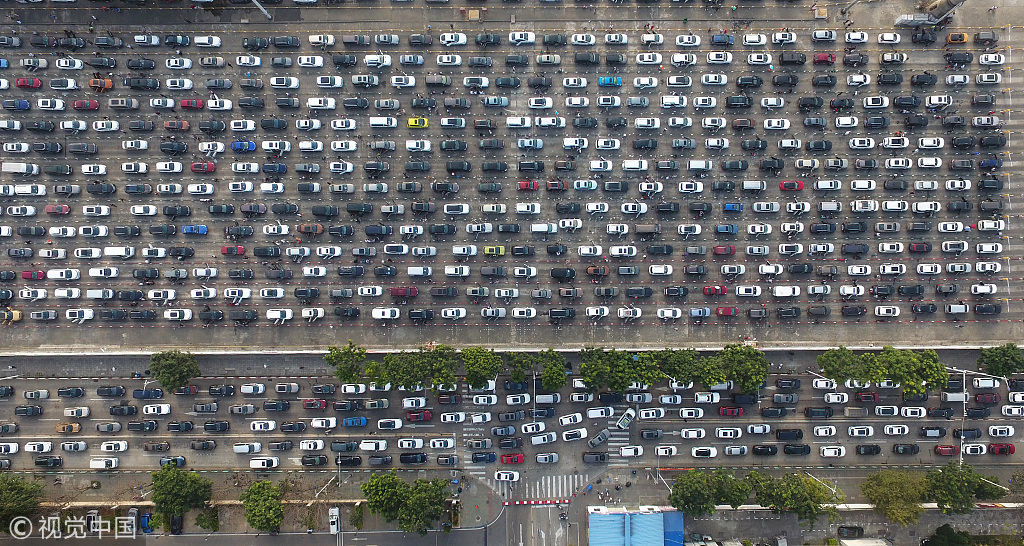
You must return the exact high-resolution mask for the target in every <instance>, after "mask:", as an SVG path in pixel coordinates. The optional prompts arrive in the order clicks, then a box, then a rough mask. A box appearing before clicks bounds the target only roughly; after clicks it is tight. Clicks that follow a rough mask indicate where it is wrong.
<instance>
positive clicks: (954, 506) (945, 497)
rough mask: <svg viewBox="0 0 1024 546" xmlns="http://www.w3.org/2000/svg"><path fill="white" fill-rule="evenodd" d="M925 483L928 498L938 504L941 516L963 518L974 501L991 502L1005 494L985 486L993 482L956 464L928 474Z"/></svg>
mask: <svg viewBox="0 0 1024 546" xmlns="http://www.w3.org/2000/svg"><path fill="white" fill-rule="evenodd" d="M926 479H927V481H928V498H929V499H930V500H931V501H932V502H934V503H936V504H938V505H939V509H940V510H942V513H944V514H965V513H967V512H970V511H971V510H972V509H974V503H975V501H976V500H995V499H998V498H1000V497H1002V496H1003V495H1004V494H1005V490H1003V489H1001V488H999V487H995V486H993V485H992V484H991V483H989V481H994V480H991V479H990V478H985V477H984V476H982V475H980V474H978V473H977V472H975V470H974V467H972V466H971V465H968V464H963V465H961V464H960V462H959V461H949V462H948V463H946V465H945V466H943V467H942V468H939V469H935V470H929V471H928V474H927V475H926ZM986 480H988V481H986Z"/></svg>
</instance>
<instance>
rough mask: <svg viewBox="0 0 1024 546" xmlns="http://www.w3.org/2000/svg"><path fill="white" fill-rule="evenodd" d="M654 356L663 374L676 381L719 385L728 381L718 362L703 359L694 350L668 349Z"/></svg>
mask: <svg viewBox="0 0 1024 546" xmlns="http://www.w3.org/2000/svg"><path fill="white" fill-rule="evenodd" d="M654 355H655V360H656V361H657V362H658V365H659V366H660V367H661V372H662V373H663V374H665V375H666V376H667V377H669V378H671V379H673V380H675V381H679V382H682V383H686V382H690V381H692V382H694V383H699V384H702V385H717V384H719V383H724V382H725V381H726V379H728V378H727V377H726V376H725V372H724V371H723V370H722V368H720V367H719V366H718V363H717V362H713V361H711V360H710V359H706V358H701V356H700V353H698V352H697V351H695V350H693V349H666V350H664V351H658V352H657V353H655V354H654Z"/></svg>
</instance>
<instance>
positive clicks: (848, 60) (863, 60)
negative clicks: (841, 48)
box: [843, 53, 868, 66]
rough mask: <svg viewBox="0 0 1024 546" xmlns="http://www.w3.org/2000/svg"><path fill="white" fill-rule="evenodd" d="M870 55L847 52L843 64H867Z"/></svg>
mask: <svg viewBox="0 0 1024 546" xmlns="http://www.w3.org/2000/svg"><path fill="white" fill-rule="evenodd" d="M867 62H868V56H867V55H865V54H863V53H847V54H846V55H843V65H845V66H861V65H864V64H867Z"/></svg>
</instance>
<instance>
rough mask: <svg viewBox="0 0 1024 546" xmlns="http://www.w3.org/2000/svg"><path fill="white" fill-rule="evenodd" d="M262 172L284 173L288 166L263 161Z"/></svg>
mask: <svg viewBox="0 0 1024 546" xmlns="http://www.w3.org/2000/svg"><path fill="white" fill-rule="evenodd" d="M263 172H265V173H271V174H273V173H277V174H284V173H286V172H288V166H287V165H285V164H284V163H264V164H263Z"/></svg>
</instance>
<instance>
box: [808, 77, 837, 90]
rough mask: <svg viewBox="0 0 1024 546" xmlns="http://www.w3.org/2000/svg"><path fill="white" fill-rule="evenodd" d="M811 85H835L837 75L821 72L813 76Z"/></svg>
mask: <svg viewBox="0 0 1024 546" xmlns="http://www.w3.org/2000/svg"><path fill="white" fill-rule="evenodd" d="M811 85H812V86H814V87H835V85H836V77H835V76H833V75H831V74H819V75H817V76H814V77H813V78H811Z"/></svg>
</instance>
